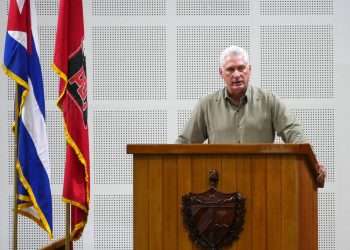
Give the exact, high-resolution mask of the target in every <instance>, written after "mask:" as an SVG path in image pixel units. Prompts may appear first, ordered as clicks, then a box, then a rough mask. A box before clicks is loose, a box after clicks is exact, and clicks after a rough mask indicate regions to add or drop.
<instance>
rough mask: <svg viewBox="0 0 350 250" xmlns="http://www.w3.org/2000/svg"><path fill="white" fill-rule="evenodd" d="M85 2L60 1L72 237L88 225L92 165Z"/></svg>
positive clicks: (58, 64) (57, 60) (59, 68)
mask: <svg viewBox="0 0 350 250" xmlns="http://www.w3.org/2000/svg"><path fill="white" fill-rule="evenodd" d="M83 41H84V16H83V6H82V0H60V3H59V16H58V25H57V33H56V46H55V57H54V64H53V68H54V71H55V72H56V73H57V74H58V75H59V76H60V83H59V98H58V100H57V105H58V107H59V108H60V109H61V111H62V112H63V117H64V132H65V138H66V142H67V149H66V166H65V173H64V184H63V200H64V201H65V202H66V203H69V204H71V227H72V231H71V237H72V238H73V239H78V238H79V237H80V235H81V233H82V231H83V229H84V226H85V224H86V222H87V217H88V212H89V200H90V164H89V130H88V122H87V120H88V119H87V118H88V117H87V115H88V102H87V78H86V66H85V56H84V50H83Z"/></svg>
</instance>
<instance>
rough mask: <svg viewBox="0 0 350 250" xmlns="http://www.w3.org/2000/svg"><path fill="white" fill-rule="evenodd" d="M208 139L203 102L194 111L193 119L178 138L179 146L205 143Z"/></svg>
mask: <svg viewBox="0 0 350 250" xmlns="http://www.w3.org/2000/svg"><path fill="white" fill-rule="evenodd" d="M207 138H208V133H207V125H206V118H205V112H204V104H203V102H202V100H200V101H199V102H198V104H197V105H196V107H195V108H194V109H193V111H192V114H191V118H190V120H188V122H187V123H186V125H185V127H184V129H183V131H182V133H181V134H180V135H179V136H178V138H177V140H176V143H177V144H191V143H203V142H204V141H205V140H206V139H207Z"/></svg>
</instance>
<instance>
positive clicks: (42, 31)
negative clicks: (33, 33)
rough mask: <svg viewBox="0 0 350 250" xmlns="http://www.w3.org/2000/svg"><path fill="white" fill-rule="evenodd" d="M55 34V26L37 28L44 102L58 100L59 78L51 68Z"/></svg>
mask: <svg viewBox="0 0 350 250" xmlns="http://www.w3.org/2000/svg"><path fill="white" fill-rule="evenodd" d="M55 34H56V27H55V26H48V25H45V26H39V41H40V63H41V72H42V75H43V81H44V89H45V99H46V100H48V99H49V100H56V99H57V98H58V83H59V78H58V76H57V75H56V74H55V73H54V71H53V70H52V66H51V65H52V63H53V55H54V47H55Z"/></svg>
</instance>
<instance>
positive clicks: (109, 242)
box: [94, 195, 133, 250]
mask: <svg viewBox="0 0 350 250" xmlns="http://www.w3.org/2000/svg"><path fill="white" fill-rule="evenodd" d="M132 204H133V202H132V196H131V195H96V196H95V210H94V218H95V225H94V238H95V239H96V240H95V241H94V249H118V250H132V249H133V247H132V233H133V225H132V223H133V214H132V208H133V206H132Z"/></svg>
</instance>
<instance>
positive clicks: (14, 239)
mask: <svg viewBox="0 0 350 250" xmlns="http://www.w3.org/2000/svg"><path fill="white" fill-rule="evenodd" d="M14 111H15V131H14V135H15V153H14V168H13V169H14V174H13V232H12V244H13V250H17V234H18V227H17V225H18V212H17V193H18V186H17V182H18V178H17V169H16V162H17V158H18V138H17V137H18V135H17V128H18V112H19V111H18V85H17V83H16V96H15V110H14Z"/></svg>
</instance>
